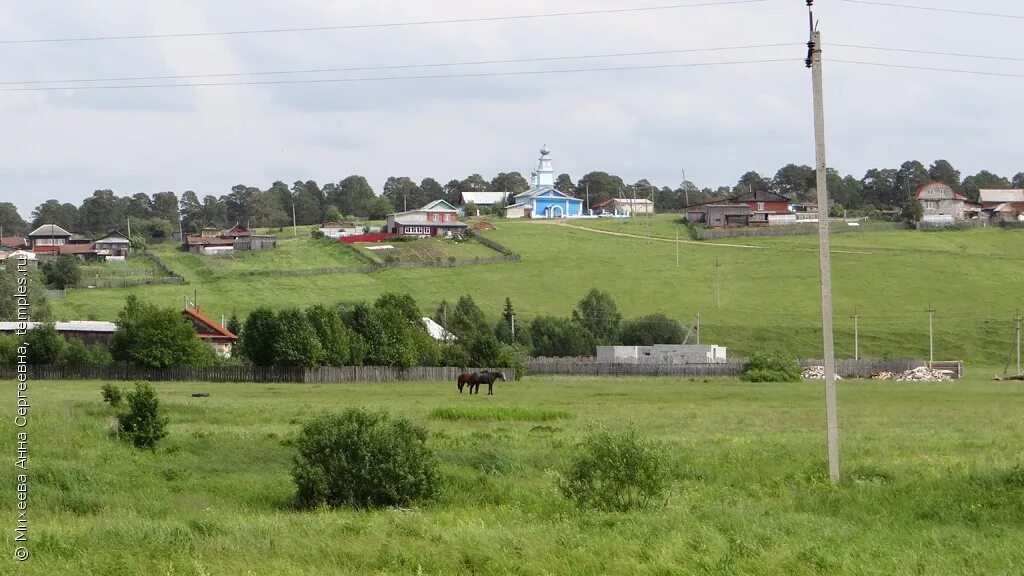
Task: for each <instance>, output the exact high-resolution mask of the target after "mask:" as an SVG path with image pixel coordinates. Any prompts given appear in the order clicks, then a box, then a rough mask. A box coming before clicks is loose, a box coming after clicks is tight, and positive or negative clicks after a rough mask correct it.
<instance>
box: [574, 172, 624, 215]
mask: <svg viewBox="0 0 1024 576" xmlns="http://www.w3.org/2000/svg"><path fill="white" fill-rule="evenodd" d="M625 191H626V184H625V183H624V182H623V181H622V178H619V177H618V176H613V175H611V174H609V173H607V172H590V173H588V174H587V175H585V176H584V177H583V178H580V181H579V183H577V184H576V197H577V198H586V197H587V195H588V194H589V196H590V204H596V203H597V202H599V201H601V200H606V199H608V198H621V197H622V196H623V195H624V194H625ZM588 208H589V206H588Z"/></svg>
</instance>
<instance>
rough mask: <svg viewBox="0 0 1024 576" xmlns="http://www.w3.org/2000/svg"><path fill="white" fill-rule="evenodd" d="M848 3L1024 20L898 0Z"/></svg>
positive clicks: (1021, 17) (994, 13) (1009, 15)
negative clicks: (899, 0) (896, 0)
mask: <svg viewBox="0 0 1024 576" xmlns="http://www.w3.org/2000/svg"><path fill="white" fill-rule="evenodd" d="M843 2H846V3H848V4H864V5H868V6H884V7H887V8H904V9H908V10H922V11H926V12H943V13H947V14H961V15H965V16H986V17H990V18H1010V19H1014V20H1024V16H1019V15H1016V14H999V13H996V12H977V11H974V10H958V9H955V8H935V7H933V6H920V5H917V4H900V3H897V2H878V1H876V0H843Z"/></svg>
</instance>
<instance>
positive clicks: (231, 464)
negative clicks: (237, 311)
mask: <svg viewBox="0 0 1024 576" xmlns="http://www.w3.org/2000/svg"><path fill="white" fill-rule="evenodd" d="M100 385H101V383H100V382H43V381H40V382H31V384H30V397H31V403H32V408H31V414H30V423H29V428H28V430H29V433H30V448H29V450H30V453H31V458H30V461H29V463H30V487H29V509H28V518H29V522H30V538H31V540H30V542H29V548H30V550H31V553H32V556H31V558H30V559H29V560H28V561H27V562H25V563H21V564H16V563H15V562H14V561H13V560H12V559H11V555H10V554H3V555H2V558H0V573H3V574H20V575H51V574H75V575H78V576H90V575H101V574H102V575H110V574H116V575H135V574H138V575H154V574H160V575H163V574H169V575H196V576H200V575H202V576H207V575H253V576H262V575H268V576H270V575H273V576H287V575H299V574H351V575H357V574H358V575H364V574H431V575H448V574H494V575H505V574H524V575H525V574H537V575H541V574H579V575H591V574H628V575H654V574H659V575H663V574H722V575H731V574H779V575H804V574H808V575H810V574H879V575H882V574H885V575H890V574H935V575H943V576H949V575H957V574H1020V573H1021V572H1022V570H1024V528H1022V527H1024V455H1022V452H1021V444H1020V439H1021V438H1022V437H1024V420H1022V419H1021V415H1020V405H1021V401H1022V400H1024V384H1022V383H995V382H991V381H987V380H983V379H979V378H975V379H968V380H964V381H961V382H955V383H944V384H921V383H899V384H897V383H891V382H890V383H884V382H872V381H844V382H842V383H841V384H840V387H839V408H840V426H841V431H842V457H843V475H844V476H843V477H844V480H843V482H842V483H841V484H840V485H839V486H832V485H831V484H830V483H829V482H828V481H827V476H826V466H825V462H824V453H825V447H824V430H823V421H824V418H823V401H822V393H821V385H820V383H813V382H803V383H798V384H781V385H780V384H772V385H766V384H748V383H741V382H739V381H736V380H733V379H712V380H682V379H673V378H648V379H629V378H624V379H612V378H603V379H602V378H574V379H571V378H564V377H556V378H529V377H528V378H527V379H526V380H523V381H520V382H509V383H500V384H499V386H498V387H496V390H495V395H494V396H490V397H488V396H485V395H480V396H468V395H461V396H460V395H459V394H458V393H457V391H456V389H455V384H454V383H450V382H444V383H439V382H410V383H394V384H387V385H373V384H332V385H298V384H272V385H270V384H267V385H263V384H211V383H157V384H155V386H156V389H157V390H158V393H159V395H160V398H161V400H162V402H163V404H164V405H165V407H166V408H167V410H168V415H169V417H170V426H169V431H170V435H169V437H168V438H167V439H166V440H164V441H163V442H162V444H161V445H160V446H159V448H158V449H157V451H156V452H155V453H150V452H146V451H137V450H135V449H134V448H132V447H130V446H129V445H127V444H123V443H119V442H117V441H115V440H113V439H112V438H111V437H110V435H109V431H110V427H111V425H112V420H113V419H112V413H111V411H110V408H109V407H107V406H106V405H105V404H103V403H102V402H101V400H100V393H99V389H100ZM193 392H209V393H210V396H209V397H208V398H192V397H191V396H190V394H191V393H193ZM347 406H362V407H370V408H384V409H387V410H390V411H391V412H392V413H396V414H401V415H404V416H406V417H408V418H410V419H412V420H413V421H415V422H417V423H419V424H421V425H423V426H425V427H426V428H427V429H428V430H429V434H430V435H429V441H428V444H429V446H430V447H431V448H432V449H433V450H434V451H435V452H436V454H437V456H438V458H439V460H440V462H441V469H442V472H443V477H444V482H443V489H442V491H441V494H440V496H439V497H438V499H437V500H436V501H434V502H430V503H426V504H423V505H418V506H415V507H410V508H401V509H383V510H373V511H368V510H351V509H343V510H336V511H329V510H318V511H313V512H301V511H298V510H296V509H295V508H294V507H293V505H292V502H293V496H294V486H293V484H292V482H291V478H290V474H289V471H290V465H291V458H292V455H293V453H294V449H293V441H294V439H295V437H296V435H297V432H298V429H299V428H300V426H301V424H302V423H303V422H305V421H307V420H308V419H309V418H311V417H312V416H313V415H314V414H316V413H318V412H319V411H321V410H325V409H330V410H341V409H343V408H344V407H347ZM630 423H632V425H634V426H635V427H636V428H637V430H638V431H639V433H640V434H641V435H643V436H644V437H646V438H650V439H655V440H658V441H660V442H663V443H665V445H666V446H667V447H668V449H669V464H670V467H671V471H672V474H671V475H672V489H671V493H670V495H669V497H668V499H667V502H666V503H665V505H664V507H660V508H653V509H647V510H642V511H638V512H631V513H610V512H609V513H606V512H600V513H598V512H590V511H581V510H578V509H576V508H575V507H573V506H572V505H570V504H569V503H567V502H566V501H565V500H564V499H563V498H562V497H561V496H560V494H559V493H558V492H557V490H556V488H555V478H556V475H557V471H558V470H559V469H560V468H561V467H562V466H563V464H564V463H565V461H566V459H567V458H568V457H569V456H570V455H571V454H572V453H573V445H574V443H575V442H576V441H578V440H579V439H580V438H581V437H582V436H583V435H585V434H586V433H587V432H588V431H589V430H592V429H594V427H596V426H607V427H611V428H617V429H618V428H622V427H624V426H627V425H629V424H630ZM2 442H3V449H4V451H5V453H7V454H14V452H15V446H14V435H13V434H6V435H4V438H3V440H2ZM5 481H6V482H7V483H8V489H7V490H4V491H3V495H4V496H3V498H4V505H3V509H4V510H6V511H7V513H8V515H9V516H8V526H9V527H10V528H12V529H13V526H14V523H15V520H16V518H15V515H14V512H13V510H14V508H15V507H14V500H13V499H14V495H15V490H14V485H13V482H14V476H13V473H11V474H7V475H6V480H5ZM8 544H9V546H10V545H11V543H10V540H8Z"/></svg>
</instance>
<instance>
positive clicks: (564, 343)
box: [530, 316, 595, 357]
mask: <svg viewBox="0 0 1024 576" xmlns="http://www.w3.org/2000/svg"><path fill="white" fill-rule="evenodd" d="M530 341H531V342H533V353H534V354H535V355H537V356H560V357H564V356H591V355H593V354H594V346H595V344H594V337H593V336H592V335H591V334H590V332H587V329H586V328H584V327H583V325H581V324H580V323H579V322H574V321H573V320H570V319H568V318H556V317H553V316H538V317H536V318H534V319H533V322H531V323H530Z"/></svg>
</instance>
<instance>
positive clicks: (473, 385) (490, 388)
mask: <svg viewBox="0 0 1024 576" xmlns="http://www.w3.org/2000/svg"><path fill="white" fill-rule="evenodd" d="M504 379H505V374H504V373H502V372H490V371H484V372H473V373H472V374H469V373H463V374H459V380H458V383H459V394H462V388H463V386H466V385H467V384H468V385H469V393H470V394H474V393H476V394H479V393H480V385H481V384H487V394H489V395H493V394H494V381H495V380H504Z"/></svg>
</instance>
